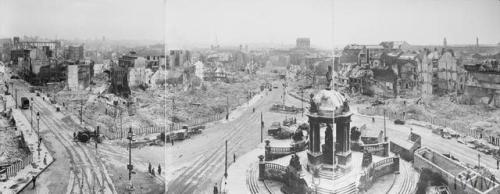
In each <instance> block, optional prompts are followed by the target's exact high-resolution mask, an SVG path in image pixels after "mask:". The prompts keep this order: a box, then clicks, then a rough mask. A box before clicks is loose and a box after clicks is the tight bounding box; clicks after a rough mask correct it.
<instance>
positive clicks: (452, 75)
mask: <svg viewBox="0 0 500 194" xmlns="http://www.w3.org/2000/svg"><path fill="white" fill-rule="evenodd" d="M421 58H422V64H421V65H420V66H419V74H420V83H421V92H422V95H426V96H429V95H433V94H435V95H443V94H448V93H452V92H458V91H459V89H460V87H459V86H460V82H461V81H460V79H461V78H459V76H458V75H459V74H458V69H459V68H458V64H457V59H456V57H455V55H454V53H453V51H452V50H444V49H443V50H442V51H441V53H439V52H438V51H437V49H434V51H433V52H431V51H429V50H427V49H425V50H424V51H423V53H422V54H421Z"/></svg>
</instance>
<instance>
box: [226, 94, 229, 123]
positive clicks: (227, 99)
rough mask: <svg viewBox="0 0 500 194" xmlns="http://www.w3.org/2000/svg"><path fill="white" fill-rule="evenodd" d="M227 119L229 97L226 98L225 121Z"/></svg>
mask: <svg viewBox="0 0 500 194" xmlns="http://www.w3.org/2000/svg"><path fill="white" fill-rule="evenodd" d="M228 119H229V96H226V120H228Z"/></svg>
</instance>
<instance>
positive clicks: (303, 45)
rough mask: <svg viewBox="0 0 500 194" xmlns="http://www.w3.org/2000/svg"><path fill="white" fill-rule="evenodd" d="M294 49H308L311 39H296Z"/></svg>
mask: <svg viewBox="0 0 500 194" xmlns="http://www.w3.org/2000/svg"><path fill="white" fill-rule="evenodd" d="M296 48H299V49H310V48H311V39H309V38H297V40H296Z"/></svg>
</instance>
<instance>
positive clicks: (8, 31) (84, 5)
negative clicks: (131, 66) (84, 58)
mask: <svg viewBox="0 0 500 194" xmlns="http://www.w3.org/2000/svg"><path fill="white" fill-rule="evenodd" d="M164 5H165V3H164V0H147V1H140V0H0V37H12V36H16V35H17V36H23V35H27V36H39V37H45V38H55V37H58V38H64V39H75V38H79V39H94V38H98V39H101V38H102V37H103V36H104V37H106V39H114V40H158V41H160V42H162V41H163V38H164V25H163V23H164V22H165V20H164V19H165V7H164Z"/></svg>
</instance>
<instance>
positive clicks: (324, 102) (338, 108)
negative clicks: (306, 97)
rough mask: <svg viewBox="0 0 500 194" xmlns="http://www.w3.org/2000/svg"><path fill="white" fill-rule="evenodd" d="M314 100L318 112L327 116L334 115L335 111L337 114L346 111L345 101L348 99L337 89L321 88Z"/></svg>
mask: <svg viewBox="0 0 500 194" xmlns="http://www.w3.org/2000/svg"><path fill="white" fill-rule="evenodd" d="M312 101H313V102H314V104H316V108H317V111H318V112H317V113H318V114H319V115H324V116H327V115H332V114H333V112H334V111H335V115H337V114H341V113H342V112H344V111H345V110H344V109H345V108H346V107H344V103H345V102H346V101H347V99H346V98H345V96H344V95H342V94H341V93H340V92H337V91H335V90H321V91H319V92H318V93H316V94H315V95H314V96H313V98H312ZM332 116H333V115H332Z"/></svg>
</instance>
